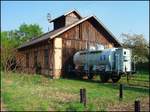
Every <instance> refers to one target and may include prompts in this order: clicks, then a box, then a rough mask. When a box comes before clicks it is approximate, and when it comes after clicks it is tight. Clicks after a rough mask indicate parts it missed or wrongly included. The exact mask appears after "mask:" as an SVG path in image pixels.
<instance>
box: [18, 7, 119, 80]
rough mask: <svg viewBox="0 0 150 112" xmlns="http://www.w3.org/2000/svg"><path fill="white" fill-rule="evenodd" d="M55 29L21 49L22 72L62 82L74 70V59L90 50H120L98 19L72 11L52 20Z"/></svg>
mask: <svg viewBox="0 0 150 112" xmlns="http://www.w3.org/2000/svg"><path fill="white" fill-rule="evenodd" d="M51 22H53V24H54V29H53V30H52V31H50V32H47V33H45V34H42V35H41V36H40V37H39V38H36V39H32V40H31V41H29V42H26V43H24V44H23V45H21V46H20V47H19V48H18V51H19V58H22V60H23V61H22V62H21V67H22V68H23V69H22V70H23V71H24V72H27V73H36V72H38V73H40V74H43V75H48V76H51V77H53V78H59V77H60V76H63V75H65V74H67V72H68V71H70V70H72V69H74V64H73V55H74V54H75V53H76V52H77V51H79V50H85V49H87V48H88V47H89V46H96V45H102V46H104V48H111V47H120V46H121V45H120V43H119V42H118V41H117V40H116V38H115V37H114V35H113V34H112V33H111V32H110V31H108V29H106V27H105V26H104V25H103V24H102V23H101V22H100V21H99V20H98V19H97V18H96V17H95V16H88V17H82V16H81V15H80V14H79V13H78V12H77V11H75V10H73V11H70V12H68V13H66V14H64V15H62V16H59V17H57V18H55V19H53V20H51Z"/></svg>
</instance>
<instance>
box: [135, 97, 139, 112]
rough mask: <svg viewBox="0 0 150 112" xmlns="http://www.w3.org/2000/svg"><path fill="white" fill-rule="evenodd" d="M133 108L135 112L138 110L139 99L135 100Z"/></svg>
mask: <svg viewBox="0 0 150 112" xmlns="http://www.w3.org/2000/svg"><path fill="white" fill-rule="evenodd" d="M134 103H135V104H134V109H135V112H140V101H139V100H135V102H134Z"/></svg>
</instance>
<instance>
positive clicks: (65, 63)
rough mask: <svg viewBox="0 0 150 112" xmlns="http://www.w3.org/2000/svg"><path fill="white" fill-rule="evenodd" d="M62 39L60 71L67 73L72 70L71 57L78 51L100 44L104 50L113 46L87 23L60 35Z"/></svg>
mask: <svg viewBox="0 0 150 112" xmlns="http://www.w3.org/2000/svg"><path fill="white" fill-rule="evenodd" d="M60 37H61V38H62V70H63V71H64V72H65V73H66V72H67V71H69V70H71V69H72V68H74V64H73V55H74V54H75V53H76V52H77V51H79V50H85V49H86V48H87V46H88V41H89V45H90V46H91V45H93V46H95V45H96V44H102V45H104V46H105V48H109V47H113V46H114V45H113V44H112V43H111V42H110V41H109V40H107V39H106V37H105V36H104V35H103V34H102V33H101V31H98V29H96V28H95V27H94V26H93V25H92V24H91V23H90V22H89V21H85V22H83V23H82V24H80V25H78V26H76V27H74V28H72V29H70V30H68V31H67V32H65V33H63V34H62V35H60Z"/></svg>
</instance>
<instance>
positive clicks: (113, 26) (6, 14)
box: [1, 1, 149, 40]
mask: <svg viewBox="0 0 150 112" xmlns="http://www.w3.org/2000/svg"><path fill="white" fill-rule="evenodd" d="M1 3H2V4H1V6H2V7H1V30H2V31H7V30H13V29H17V28H18V26H19V25H21V24H22V23H27V24H31V23H32V24H34V23H36V24H39V25H40V26H41V27H42V28H43V31H44V32H47V31H48V27H49V28H50V29H52V24H49V23H48V21H47V18H46V16H47V13H50V14H51V16H52V18H55V17H58V16H60V15H62V14H64V13H66V12H68V11H70V10H72V9H76V10H78V11H79V12H80V14H81V15H82V16H88V15H92V14H94V15H96V16H97V17H98V18H99V19H100V20H101V22H103V24H104V25H105V26H106V27H107V28H108V29H109V30H110V31H111V32H112V33H113V34H114V35H115V36H116V37H117V38H118V39H119V37H120V35H121V33H131V34H133V33H136V34H143V35H144V36H145V38H146V39H147V40H149V2H148V1H124V2H121V1H116V2H112V1H106V2H104V1H87V2H86V1H73V2H71V1H65V2H60V1H56V2H52V1H43V2H41V1H35V2H33V1H32V2H30V1H27V2H26V1H15V2H10V1H3V2H1Z"/></svg>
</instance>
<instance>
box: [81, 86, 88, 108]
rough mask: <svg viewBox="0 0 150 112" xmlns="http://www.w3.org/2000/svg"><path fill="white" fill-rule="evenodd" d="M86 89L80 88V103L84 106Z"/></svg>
mask: <svg viewBox="0 0 150 112" xmlns="http://www.w3.org/2000/svg"><path fill="white" fill-rule="evenodd" d="M86 101H87V100H86V89H85V88H84V89H80V103H83V104H84V106H86Z"/></svg>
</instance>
